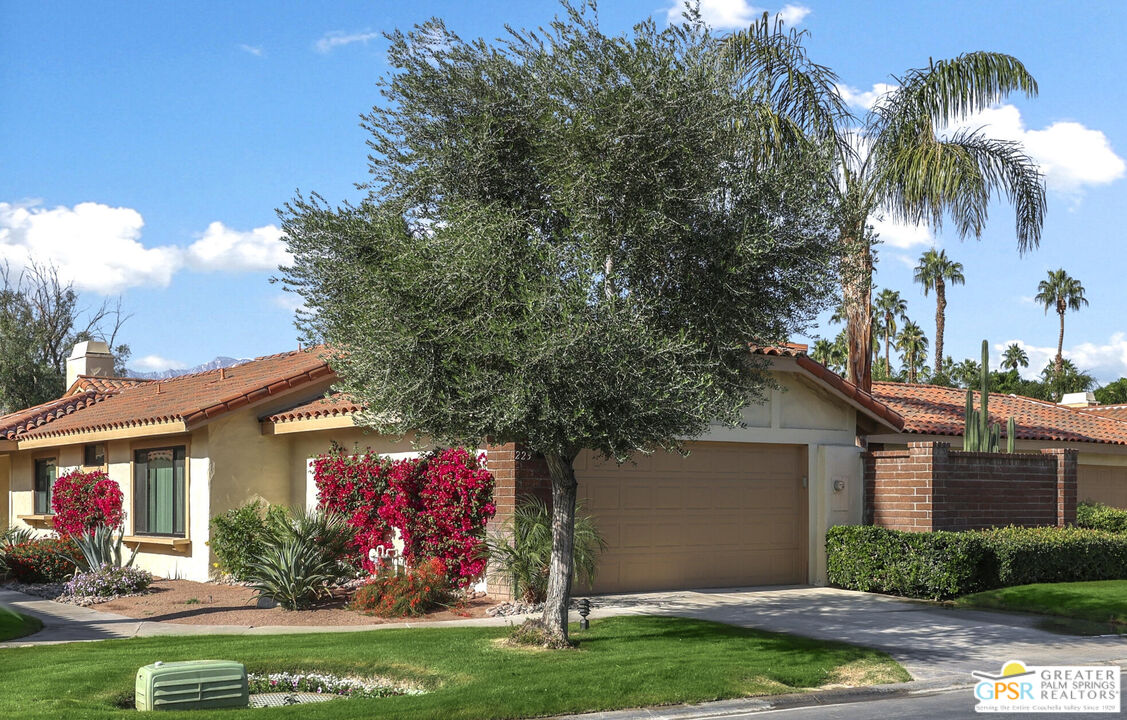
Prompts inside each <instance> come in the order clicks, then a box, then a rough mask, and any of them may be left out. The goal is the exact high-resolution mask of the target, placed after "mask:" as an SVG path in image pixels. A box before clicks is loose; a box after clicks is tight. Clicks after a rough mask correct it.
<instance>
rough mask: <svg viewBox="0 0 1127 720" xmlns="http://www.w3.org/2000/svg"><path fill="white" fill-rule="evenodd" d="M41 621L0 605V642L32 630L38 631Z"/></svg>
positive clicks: (41, 624)
mask: <svg viewBox="0 0 1127 720" xmlns="http://www.w3.org/2000/svg"><path fill="white" fill-rule="evenodd" d="M42 627H43V623H41V622H39V620H38V619H36V618H33V617H28V616H27V615H20V614H19V613H17V612H12V611H11V610H9V609H7V608H5V607H0V642H4V641H6V640H15V639H16V638H21V637H23V636H24V635H30V634H32V633H33V632H39V630H40V629H41V628H42Z"/></svg>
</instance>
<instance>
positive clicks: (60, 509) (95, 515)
mask: <svg viewBox="0 0 1127 720" xmlns="http://www.w3.org/2000/svg"><path fill="white" fill-rule="evenodd" d="M121 503H122V496H121V487H120V486H119V485H118V484H117V483H116V482H114V481H113V480H110V478H109V476H107V475H106V474H105V473H104V472H102V471H101V470H95V471H93V472H82V471H80V470H75V471H74V472H72V473H68V474H66V475H63V476H62V477H60V478H59V479H58V480H56V481H55V484H54V486H53V487H52V489H51V509H52V510H54V512H55V530H57V531H58V532H59V534H60V535H63V536H72V535H86V534H87V533H89V532H90V531H91V530H93V529H94V528H96V527H97V526H98V525H106V526H108V527H111V528H116V527H120V526H121V523H122V520H123V519H124V516H123V514H122V511H121Z"/></svg>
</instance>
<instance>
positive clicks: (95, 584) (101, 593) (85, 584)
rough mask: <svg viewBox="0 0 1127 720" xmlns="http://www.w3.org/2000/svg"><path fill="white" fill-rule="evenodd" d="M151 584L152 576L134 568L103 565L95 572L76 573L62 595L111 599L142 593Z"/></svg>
mask: <svg viewBox="0 0 1127 720" xmlns="http://www.w3.org/2000/svg"><path fill="white" fill-rule="evenodd" d="M152 584H153V576H152V575H150V574H149V573H147V572H145V571H144V570H139V569H137V568H134V567H114V566H113V565H103V566H102V567H100V568H98V569H97V570H91V571H89V572H84V573H78V574H77V575H75V576H74V577H73V578H71V579H70V581H68V582H67V584H66V586H65V588H64V589H63V594H64V595H72V596H77V597H104V598H112V597H118V596H120V595H136V594H137V593H143V592H145V591H146V590H148V589H149V586H150V585H152Z"/></svg>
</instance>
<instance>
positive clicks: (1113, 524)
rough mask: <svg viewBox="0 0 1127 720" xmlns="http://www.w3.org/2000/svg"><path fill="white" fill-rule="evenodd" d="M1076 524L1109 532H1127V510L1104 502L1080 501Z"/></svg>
mask: <svg viewBox="0 0 1127 720" xmlns="http://www.w3.org/2000/svg"><path fill="white" fill-rule="evenodd" d="M1076 524H1077V525H1078V526H1080V527H1085V528H1092V529H1094V530H1106V531H1107V532H1114V533H1122V532H1127V510H1120V509H1119V508H1113V507H1111V506H1110V505H1104V504H1103V503H1080V504H1079V505H1078V506H1076Z"/></svg>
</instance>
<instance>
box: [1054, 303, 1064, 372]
mask: <svg viewBox="0 0 1127 720" xmlns="http://www.w3.org/2000/svg"><path fill="white" fill-rule="evenodd" d="M1066 309H1067V308H1065V306H1064V303H1061V304H1059V305H1057V315H1060V335H1058V336H1057V361H1056V362H1055V363H1054V364H1053V374H1055V375H1056V376H1057V377H1060V369H1061V366H1062V365H1063V364H1064V355H1063V353H1064V312H1065V310H1066Z"/></svg>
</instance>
